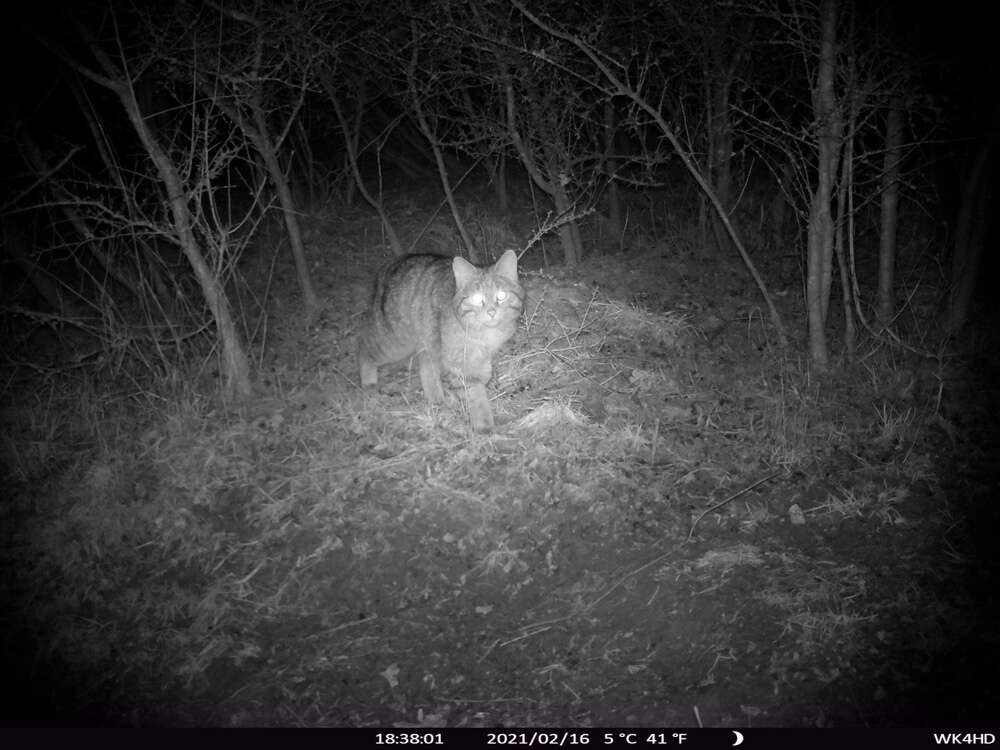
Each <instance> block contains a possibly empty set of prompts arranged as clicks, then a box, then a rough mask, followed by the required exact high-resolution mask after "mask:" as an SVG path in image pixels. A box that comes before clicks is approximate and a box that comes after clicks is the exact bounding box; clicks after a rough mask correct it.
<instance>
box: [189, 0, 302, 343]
mask: <svg viewBox="0 0 1000 750" xmlns="http://www.w3.org/2000/svg"><path fill="white" fill-rule="evenodd" d="M213 7H217V9H218V11H219V14H220V18H219V25H220V26H221V28H222V29H224V30H225V33H224V34H222V35H221V36H222V38H223V39H224V40H225V41H224V43H222V44H215V45H214V46H215V49H216V53H215V54H214V55H212V56H210V57H209V58H208V59H209V61H210V63H209V65H208V66H206V65H205V64H204V62H203V61H202V59H201V58H200V57H198V56H197V55H196V54H191V55H187V54H184V55H182V57H181V59H180V60H179V62H181V63H182V64H184V63H194V66H193V69H192V74H193V75H194V76H195V80H196V81H197V85H198V88H199V89H200V90H201V91H202V93H203V94H204V95H205V96H207V97H208V98H209V99H211V100H212V101H213V102H214V103H215V105H216V106H218V107H219V109H221V110H222V111H223V112H224V113H225V114H226V116H227V117H228V118H229V119H230V121H231V122H232V123H233V125H234V126H236V127H238V128H239V129H240V130H241V131H242V132H243V133H244V134H245V135H246V137H247V138H248V139H249V140H250V142H251V143H252V144H253V146H254V149H255V150H256V152H257V154H258V155H259V157H260V159H261V161H262V162H263V165H264V168H265V170H266V171H267V175H268V177H269V178H270V181H271V184H272V185H274V189H275V192H276V193H277V196H278V203H279V205H280V207H281V215H282V219H283V220H284V223H285V229H286V231H287V233H288V240H289V245H290V246H291V250H292V257H293V259H294V261H295V271H296V274H297V276H298V281H299V288H300V289H301V290H302V297H303V301H304V307H305V313H306V314H305V322H306V325H307V326H308V325H310V324H311V323H312V321H313V320H314V319H315V317H316V315H317V313H318V312H319V297H318V296H317V294H316V289H315V287H314V286H313V283H312V277H311V275H310V273H309V263H308V260H307V258H306V250H305V245H304V244H303V242H302V230H301V228H300V227H299V218H298V216H299V212H298V210H297V208H296V206H295V199H294V197H293V195H292V189H291V184H290V181H289V176H288V174H287V173H286V170H285V168H284V167H283V166H282V164H281V161H280V158H279V157H280V154H281V151H282V148H283V146H284V144H285V143H286V141H287V139H288V135H289V133H290V132H291V129H292V126H293V125H294V124H295V119H296V117H297V116H298V113H299V110H300V109H301V108H302V104H303V102H304V101H305V96H306V92H307V90H308V87H309V86H310V84H311V82H312V78H313V75H314V72H313V64H312V60H311V58H310V56H309V55H303V54H300V53H299V50H298V49H297V47H296V40H295V35H294V34H288V33H287V31H288V29H289V28H290V29H292V30H297V29H301V28H303V27H305V26H306V25H307V18H308V13H307V10H306V9H304V8H302V7H295V6H291V7H288V8H279V9H278V12H277V13H273V14H271V15H269V16H265V15H264V13H263V9H262V8H261V9H258V10H259V11H260V12H258V13H257V14H254V15H249V14H247V13H244V12H240V11H234V10H230V9H224V8H222V7H221V6H214V5H213ZM205 25H206V27H207V29H208V30H210V33H211V34H212V37H213V38H216V37H218V36H219V29H218V28H215V24H205ZM192 46H193V49H194V50H195V51H197V50H198V49H199V48H200V47H201V46H205V47H206V48H211V46H213V45H210V44H209V40H208V39H201V38H200V37H199V36H197V35H196V36H195V38H194V40H193V43H192ZM279 118H280V119H279ZM272 122H274V123H275V124H274V125H272Z"/></svg>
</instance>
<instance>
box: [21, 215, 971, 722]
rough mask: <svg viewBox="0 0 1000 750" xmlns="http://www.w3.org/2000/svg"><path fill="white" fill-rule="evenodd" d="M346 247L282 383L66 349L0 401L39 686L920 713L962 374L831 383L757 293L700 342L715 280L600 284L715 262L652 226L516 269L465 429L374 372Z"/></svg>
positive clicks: (952, 556)
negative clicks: (583, 252)
mask: <svg viewBox="0 0 1000 750" xmlns="http://www.w3.org/2000/svg"><path fill="white" fill-rule="evenodd" d="M307 236H308V237H310V241H311V242H313V243H316V242H328V243H329V242H330V241H329V236H324V230H322V229H315V230H314V231H313V232H311V233H310V234H309V235H307ZM338 236H340V237H343V236H344V232H343V231H341V232H340V233H339V235H338ZM330 244H332V243H330ZM351 252H352V251H350V250H349V249H348V250H342V251H340V255H339V256H331V261H330V263H331V270H333V271H335V269H336V267H337V266H338V263H343V265H344V267H345V268H351V269H353V270H352V271H351V272H348V273H335V274H333V275H331V276H330V277H329V278H328V279H326V281H325V283H326V284H327V286H326V289H327V290H328V291H329V292H330V294H329V295H328V297H329V304H328V307H327V310H326V311H325V313H324V318H325V321H326V322H325V323H324V324H323V325H321V326H319V327H317V328H316V329H313V330H312V331H311V332H310V333H309V334H308V336H306V337H299V338H297V339H296V338H293V337H292V336H291V335H290V334H288V335H286V334H284V333H281V334H275V335H274V338H273V342H274V343H273V351H271V352H270V354H269V357H270V358H271V361H272V362H273V366H272V367H270V368H269V369H265V372H266V373H267V375H266V378H267V382H268V383H269V384H270V385H269V390H270V392H271V397H270V398H269V399H267V400H261V401H258V402H256V403H255V404H254V405H253V406H245V407H242V408H226V407H225V406H224V405H222V404H219V403H218V402H216V401H214V400H212V399H211V398H207V397H205V396H204V395H202V394H201V393H199V392H198V391H197V390H195V389H194V388H190V387H184V386H183V385H181V386H179V387H178V386H176V385H175V386H174V387H173V390H170V389H169V388H168V387H167V385H168V384H166V383H161V384H154V386H156V385H158V386H160V387H161V390H160V391H159V392H160V393H167V392H169V393H171V394H172V395H171V396H170V397H169V398H161V397H158V396H154V393H156V392H157V391H156V389H155V387H150V389H149V390H147V391H139V392H136V391H133V392H130V393H127V394H125V395H122V396H119V397H117V398H116V397H112V396H109V395H107V394H108V391H107V389H103V390H102V389H98V388H96V387H93V388H91V389H90V390H87V389H82V390H80V389H78V381H77V380H76V379H75V378H76V375H75V374H72V375H70V374H67V376H66V377H63V378H58V377H52V378H49V379H46V380H45V381H43V382H41V383H39V384H38V385H37V387H35V388H34V396H33V398H34V399H35V400H34V401H31V402H24V403H23V405H22V406H20V407H16V406H13V405H11V406H8V407H6V411H5V419H4V430H3V452H4V459H5V460H4V464H5V467H6V472H7V480H6V481H7V482H8V486H10V487H12V488H13V491H12V492H11V494H10V497H9V500H8V502H7V504H6V505H5V506H4V507H5V511H6V516H7V519H6V521H5V523H4V530H5V536H6V539H5V544H4V550H5V555H6V557H7V559H6V560H5V565H4V567H5V569H6V570H7V571H8V574H7V575H6V576H5V577H4V579H3V585H4V587H5V599H6V600H7V601H9V602H14V603H15V604H14V606H12V607H11V608H10V609H9V610H8V611H7V612H5V615H4V617H5V619H6V623H5V625H6V630H7V632H9V633H11V634H13V635H12V636H11V638H10V639H9V641H8V645H7V648H8V651H9V653H14V651H13V650H17V651H18V655H17V658H18V659H19V660H20V662H21V663H22V666H23V667H24V668H26V669H29V670H31V672H32V673H33V674H38V675H44V676H45V681H42V680H39V681H37V682H36V683H35V684H36V687H35V689H34V692H32V693H30V694H29V695H27V696H26V697H25V698H24V700H23V703H24V704H25V706H26V707H28V708H26V709H24V710H28V711H29V712H30V710H32V709H33V710H35V711H36V712H37V713H38V715H42V716H57V717H74V718H78V717H91V720H93V721H99V722H102V723H103V722H108V721H111V722H118V723H139V724H148V723H168V724H193V723H194V724H215V725H237V726H241V725H261V724H281V725H309V726H315V725H343V724H352V725H354V724H358V725H373V724H379V725H396V726H498V725H509V726H517V725H531V724H548V725H553V724H561V725H581V726H600V725H611V724H623V723H632V724H643V725H667V726H670V725H674V726H682V725H693V724H699V723H701V724H704V725H717V726H748V725H762V724H782V725H789V724H794V725H816V724H820V725H823V724H828V723H873V722H883V721H884V722H889V723H891V722H893V721H900V720H902V719H900V718H899V717H900V716H903V717H905V716H907V715H908V714H907V710H908V708H907V707H908V706H910V703H909V702H908V701H914V700H917V699H918V698H920V696H921V695H922V694H921V693H920V692H919V690H918V689H917V686H919V684H920V681H921V680H922V679H924V678H928V679H929V678H930V677H931V676H933V675H934V674H935V672H934V670H935V669H936V667H935V666H934V662H933V655H934V653H936V652H935V651H934V650H933V648H931V647H930V646H927V645H926V644H928V643H929V644H932V646H933V647H934V648H936V647H938V646H941V647H943V644H944V643H946V642H947V641H948V638H949V637H950V636H951V635H954V636H955V637H959V636H961V635H962V632H964V631H963V630H962V628H960V627H958V626H957V625H949V624H948V622H949V620H948V618H949V617H954V616H955V614H956V613H957V612H965V611H966V608H967V607H968V602H967V601H965V600H964V599H962V598H961V597H960V596H958V595H957V594H956V595H955V596H953V597H950V598H949V599H947V600H943V599H941V598H940V591H941V587H942V586H944V585H945V583H946V582H947V581H948V580H949V579H950V578H951V577H953V576H954V575H956V570H959V569H962V567H963V565H964V564H965V561H964V560H963V559H962V557H961V554H960V553H959V552H958V550H959V549H961V547H962V543H961V540H962V538H963V537H961V536H960V535H958V532H956V531H954V525H953V517H952V516H950V515H949V514H950V513H951V510H950V508H951V506H950V504H949V503H948V502H942V501H938V500H937V498H940V497H942V496H943V495H944V494H945V493H946V487H945V484H946V482H947V481H948V478H947V476H946V473H945V470H944V468H943V465H942V463H941V459H940V457H939V454H937V453H935V451H936V449H938V448H940V447H941V436H942V435H950V436H951V437H952V438H953V439H954V438H955V436H956V435H957V434H958V433H957V429H958V428H957V427H956V426H955V425H954V424H952V421H951V419H952V417H951V416H950V415H949V413H948V412H947V409H948V404H947V394H945V400H944V402H942V398H941V394H940V393H929V394H926V395H925V396H923V397H922V396H921V395H920V392H919V389H911V391H910V393H909V395H908V396H907V397H906V398H905V399H902V400H900V399H897V400H894V401H890V400H888V399H886V398H880V397H879V396H878V395H877V394H878V393H879V390H878V389H877V388H872V387H865V382H866V380H867V381H868V382H869V383H871V381H873V380H875V379H877V376H878V373H879V369H878V368H879V366H878V364H876V360H875V359H870V360H868V361H869V365H868V369H867V370H865V371H862V373H861V375H860V376H859V377H858V378H856V379H854V380H851V379H850V378H849V377H845V379H844V380H843V381H841V382H837V381H831V380H827V381H823V382H817V381H814V380H812V379H811V378H810V376H809V374H808V371H807V370H806V369H805V368H804V367H802V366H801V365H800V364H798V363H797V362H795V361H793V360H790V359H782V358H781V357H778V356H776V355H775V354H774V353H773V352H771V351H770V350H767V349H764V350H763V351H762V352H761V351H758V347H757V344H758V343H759V341H758V340H757V339H756V335H755V331H756V330H757V329H756V328H755V327H754V326H753V319H754V315H753V313H752V312H751V313H750V314H749V315H748V314H747V310H748V309H750V310H752V308H748V307H747V305H746V303H745V302H744V301H743V300H742V299H741V298H733V299H732V300H729V301H728V302H726V303H720V304H718V305H716V306H714V307H713V309H712V311H711V314H712V315H713V316H716V317H717V318H724V319H728V320H729V321H732V322H731V323H730V324H728V325H727V326H725V327H724V328H723V329H721V330H718V329H717V330H713V331H712V333H711V336H712V341H711V343H709V341H708V339H709V336H708V334H706V333H705V331H704V330H702V329H701V328H699V327H698V326H697V325H696V324H695V321H697V320H705V319H706V318H705V315H706V313H705V310H704V309H699V308H698V305H697V304H692V301H693V300H697V299H699V298H700V299H707V298H708V297H707V296H705V295H700V294H693V295H690V296H687V297H684V296H681V295H680V293H679V292H678V289H677V288H673V287H670V286H669V285H665V286H664V287H663V288H662V289H661V295H660V296H658V297H651V296H649V295H647V296H646V297H645V299H644V300H643V301H642V302H641V303H640V302H637V301H636V300H635V299H628V298H622V297H620V296H614V295H612V294H609V293H608V291H607V290H608V289H614V288H620V287H622V286H627V283H628V279H629V277H630V275H631V274H635V273H636V272H638V273H640V274H641V275H645V276H650V275H653V274H658V277H659V278H664V279H668V278H671V274H674V273H676V271H677V268H678V267H679V265H681V264H688V268H689V270H690V269H691V268H693V267H694V265H693V264H694V261H691V260H690V259H684V258H680V259H672V260H670V261H664V260H663V259H662V258H661V257H660V253H659V252H658V251H653V252H645V253H642V252H640V253H636V254H633V255H630V256H626V257H619V258H615V259H609V258H605V259H598V260H596V261H594V262H593V263H592V264H589V265H588V264H584V265H583V266H582V267H581V268H580V269H578V270H576V271H574V272H572V273H570V272H558V273H556V272H547V271H528V272H527V273H525V286H526V288H527V289H528V291H529V304H528V305H527V308H526V314H525V317H524V320H523V328H522V330H521V331H520V332H519V334H518V336H517V337H516V339H515V342H513V345H512V346H509V347H508V349H506V350H505V352H504V353H503V355H502V356H501V357H500V360H499V362H498V366H497V377H496V382H495V384H494V391H493V393H494V395H495V403H494V407H495V410H496V413H497V416H498V423H499V424H500V428H499V429H498V431H497V432H496V433H495V434H493V435H491V436H486V437H483V436H474V435H472V434H471V432H470V430H469V429H468V425H467V420H466V416H465V415H463V414H462V412H461V403H462V401H461V399H459V398H457V397H456V395H455V394H451V397H450V398H449V400H448V402H447V403H446V404H444V405H442V406H440V407H436V408H435V407H431V406H429V405H427V404H426V402H425V401H424V400H423V398H422V395H421V391H420V389H419V382H418V378H417V377H416V373H415V372H412V371H410V370H409V369H408V368H406V367H405V366H404V367H400V368H398V369H396V370H395V371H393V372H392V373H391V374H390V376H389V378H388V380H387V384H386V387H385V389H384V391H383V392H382V393H380V394H379V395H377V396H373V397H372V396H369V397H365V396H364V395H362V393H361V392H360V391H359V389H358V388H357V383H356V377H355V374H354V369H353V357H352V343H351V342H352V338H351V330H352V324H351V320H352V318H351V316H352V314H353V311H354V310H356V309H357V308H356V305H357V304H358V299H359V295H363V293H364V283H363V280H364V278H365V276H366V275H367V274H366V271H365V270H364V267H362V266H360V265H359V264H358V263H357V262H356V260H357V258H356V257H355V256H351V255H350V253H351ZM336 257H339V258H341V260H340V261H337V260H336ZM366 262H367V264H368V268H372V267H374V262H373V261H371V260H367V261H366ZM667 266H669V268H667ZM595 277H596V278H599V279H601V283H596V284H595V283H594V279H595ZM334 292H336V293H334ZM14 394H15V391H14V389H13V387H11V388H9V389H8V392H7V394H6V395H7V400H8V401H11V400H12V396H13V395H14ZM940 425H951V429H945V428H944V427H942V426H940ZM935 443H937V445H935ZM936 456H938V457H936ZM949 528H950V529H952V531H949V530H948V529H949ZM935 537H938V539H937V540H935ZM918 612H923V613H924V614H923V615H918ZM929 613H937V614H938V615H939V619H933V620H928V619H926V617H925V616H926V615H928V614H929ZM913 629H916V630H918V631H919V633H920V638H919V640H918V641H915V640H914V639H913ZM919 644H923V645H919ZM929 648H930V649H931V650H930V651H927V649H929ZM12 649H13V650H12ZM914 652H917V653H925V652H926V654H927V658H926V659H925V660H924V661H923V662H919V663H909V664H906V663H905V659H908V658H911V657H912V656H913V653H914ZM56 676H58V677H59V679H57V678H56ZM42 685H44V687H39V686H42ZM913 696H916V698H914V697H913ZM817 706H820V708H817ZM900 706H902V708H901V707H900Z"/></svg>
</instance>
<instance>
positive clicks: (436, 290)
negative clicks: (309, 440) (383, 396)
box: [358, 250, 524, 432]
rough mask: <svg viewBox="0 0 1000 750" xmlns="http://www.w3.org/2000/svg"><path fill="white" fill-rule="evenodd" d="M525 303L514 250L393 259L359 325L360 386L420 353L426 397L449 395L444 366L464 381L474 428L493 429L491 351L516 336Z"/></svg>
mask: <svg viewBox="0 0 1000 750" xmlns="http://www.w3.org/2000/svg"><path fill="white" fill-rule="evenodd" d="M523 304H524V290H523V289H522V288H521V285H520V284H518V282H517V253H516V252H514V251H513V250H508V251H507V252H505V253H504V254H503V255H502V256H501V257H500V260H498V261H497V262H496V263H495V264H494V265H493V266H490V267H488V268H477V267H476V266H474V265H472V264H471V263H469V262H468V261H467V260H465V259H464V258H448V257H445V256H441V255H405V256H403V257H401V258H397V259H395V260H393V261H390V262H389V263H388V265H386V266H384V267H383V268H382V269H381V270H380V271H379V273H378V276H377V277H376V279H375V286H374V290H373V293H372V300H371V307H370V309H369V310H368V314H367V316H366V317H365V320H364V322H363V323H362V325H361V330H360V334H359V340H358V365H359V367H360V369H361V385H362V386H365V387H374V386H377V385H378V368H379V366H380V365H386V364H390V363H392V362H399V361H400V360H402V359H405V358H406V357H410V356H413V355H417V359H418V363H419V367H420V383H421V385H422V386H423V388H424V395H425V396H426V397H427V400H428V401H430V402H431V403H435V402H438V401H441V400H443V399H444V390H443V389H442V387H441V370H442V369H444V370H446V371H448V372H450V373H452V374H454V375H457V376H458V377H459V378H460V379H461V380H462V381H463V383H464V384H465V391H466V397H467V401H468V407H469V416H470V418H471V421H472V428H473V429H474V430H476V431H477V432H488V431H489V430H491V429H492V428H493V412H492V411H490V401H489V398H488V397H487V395H486V383H487V382H489V380H490V378H491V377H492V375H493V364H492V359H493V355H494V354H495V353H496V351H497V350H498V349H500V347H501V346H503V345H504V343H506V342H507V340H508V339H509V338H510V337H511V336H512V335H514V331H515V330H516V329H517V320H518V317H519V316H520V314H521V309H522V307H523Z"/></svg>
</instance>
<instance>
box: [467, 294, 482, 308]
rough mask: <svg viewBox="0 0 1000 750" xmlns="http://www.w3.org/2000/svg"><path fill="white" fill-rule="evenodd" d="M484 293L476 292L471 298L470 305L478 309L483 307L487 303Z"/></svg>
mask: <svg viewBox="0 0 1000 750" xmlns="http://www.w3.org/2000/svg"><path fill="white" fill-rule="evenodd" d="M485 301H486V300H485V298H484V297H483V293H482V292H476V293H475V294H473V295H472V296H471V297H469V304H470V305H475V306H476V307H482V305H483V302H485Z"/></svg>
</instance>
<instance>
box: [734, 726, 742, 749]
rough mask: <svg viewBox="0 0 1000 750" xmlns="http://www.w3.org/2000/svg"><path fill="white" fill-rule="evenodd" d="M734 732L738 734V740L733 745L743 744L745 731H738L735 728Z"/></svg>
mask: <svg viewBox="0 0 1000 750" xmlns="http://www.w3.org/2000/svg"><path fill="white" fill-rule="evenodd" d="M733 734H735V735H736V742H734V743H733V747H736V746H737V745H742V744H743V732H737V731H736V730H735V729H734V730H733Z"/></svg>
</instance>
